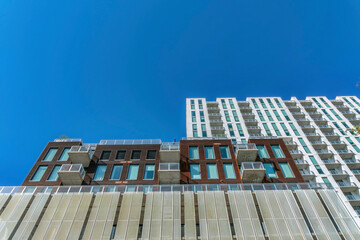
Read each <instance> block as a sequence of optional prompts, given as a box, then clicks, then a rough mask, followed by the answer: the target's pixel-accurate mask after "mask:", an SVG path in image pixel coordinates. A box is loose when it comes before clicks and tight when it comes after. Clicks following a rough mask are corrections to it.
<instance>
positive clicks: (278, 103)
mask: <svg viewBox="0 0 360 240" xmlns="http://www.w3.org/2000/svg"><path fill="white" fill-rule="evenodd" d="M275 102H276V104H277V105H278V107H279V108H282V106H281V104H280V102H279V99H277V98H275Z"/></svg>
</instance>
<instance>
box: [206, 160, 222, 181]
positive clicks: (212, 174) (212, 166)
mask: <svg viewBox="0 0 360 240" xmlns="http://www.w3.org/2000/svg"><path fill="white" fill-rule="evenodd" d="M206 169H207V174H208V179H218V178H219V176H218V172H217V167H216V163H208V164H206Z"/></svg>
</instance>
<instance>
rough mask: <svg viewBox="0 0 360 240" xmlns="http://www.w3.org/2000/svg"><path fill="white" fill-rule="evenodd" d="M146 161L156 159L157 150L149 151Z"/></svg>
mask: <svg viewBox="0 0 360 240" xmlns="http://www.w3.org/2000/svg"><path fill="white" fill-rule="evenodd" d="M146 159H156V150H148V151H147V155H146Z"/></svg>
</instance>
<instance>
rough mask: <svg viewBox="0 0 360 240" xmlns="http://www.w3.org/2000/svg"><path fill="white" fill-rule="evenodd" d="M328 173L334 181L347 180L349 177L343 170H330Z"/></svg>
mask: <svg viewBox="0 0 360 240" xmlns="http://www.w3.org/2000/svg"><path fill="white" fill-rule="evenodd" d="M329 172H330V173H331V174H332V177H333V178H334V179H335V180H342V179H347V178H348V177H349V175H348V174H347V172H345V171H343V170H335V169H330V170H329Z"/></svg>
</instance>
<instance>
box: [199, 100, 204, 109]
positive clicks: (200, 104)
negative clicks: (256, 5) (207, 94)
mask: <svg viewBox="0 0 360 240" xmlns="http://www.w3.org/2000/svg"><path fill="white" fill-rule="evenodd" d="M198 104H199V109H203V105H202V100H198Z"/></svg>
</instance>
